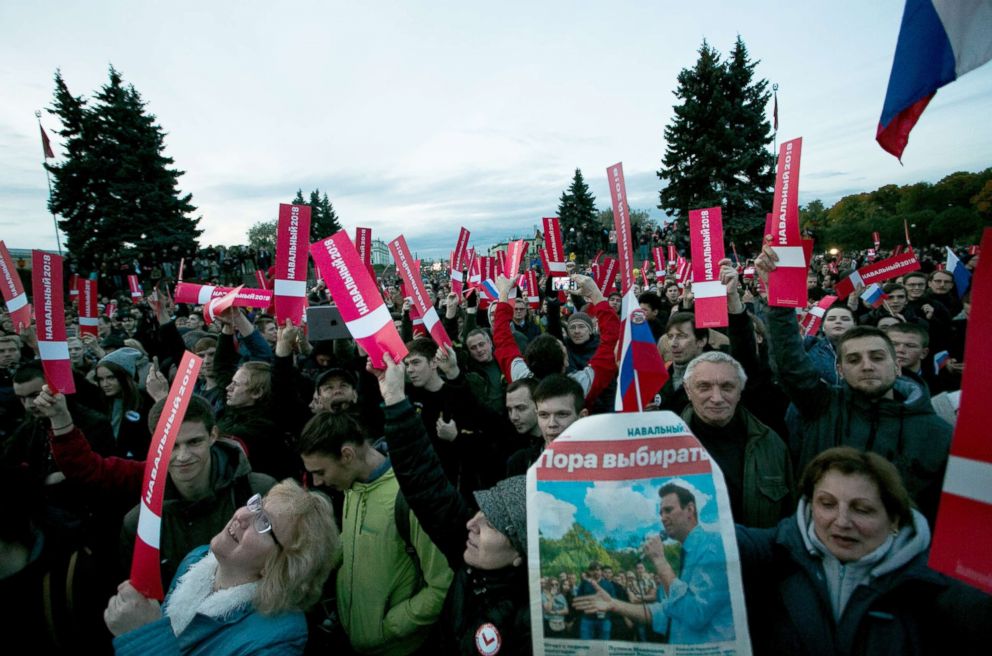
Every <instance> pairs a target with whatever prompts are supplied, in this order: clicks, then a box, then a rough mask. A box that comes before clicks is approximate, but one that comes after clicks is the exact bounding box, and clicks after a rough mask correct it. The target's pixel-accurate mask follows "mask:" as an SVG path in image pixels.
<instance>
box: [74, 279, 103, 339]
mask: <svg viewBox="0 0 992 656" xmlns="http://www.w3.org/2000/svg"><path fill="white" fill-rule="evenodd" d="M98 301H99V296H97V289H96V280H90V279H88V278H84V279H82V280H80V281H79V332H80V334H82V335H93V336H94V337H96V336H97V328H98V327H99V323H100V310H99V308H97V303H98Z"/></svg>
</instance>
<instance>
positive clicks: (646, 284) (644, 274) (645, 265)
mask: <svg viewBox="0 0 992 656" xmlns="http://www.w3.org/2000/svg"><path fill="white" fill-rule="evenodd" d="M650 266H651V262H650V261H648V260H644V261H643V262H641V282H642V283H644V289H645V291H646V290H647V288H648V287H650V286H651V283H650V282H648V267H650Z"/></svg>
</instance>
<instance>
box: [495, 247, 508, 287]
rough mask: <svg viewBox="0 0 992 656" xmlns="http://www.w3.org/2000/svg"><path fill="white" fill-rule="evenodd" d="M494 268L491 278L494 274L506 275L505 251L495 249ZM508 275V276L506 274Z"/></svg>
mask: <svg viewBox="0 0 992 656" xmlns="http://www.w3.org/2000/svg"><path fill="white" fill-rule="evenodd" d="M495 267H496V268H495V269H493V274H494V277H493V280H495V279H496V278H495V276H505V275H506V251H496V264H495ZM507 277H509V276H507Z"/></svg>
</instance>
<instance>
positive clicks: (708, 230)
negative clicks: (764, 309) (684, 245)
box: [689, 207, 727, 328]
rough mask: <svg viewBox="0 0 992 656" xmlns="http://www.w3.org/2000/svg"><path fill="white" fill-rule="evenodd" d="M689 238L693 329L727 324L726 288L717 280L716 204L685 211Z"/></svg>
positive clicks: (719, 233)
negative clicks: (694, 321) (693, 298)
mask: <svg viewBox="0 0 992 656" xmlns="http://www.w3.org/2000/svg"><path fill="white" fill-rule="evenodd" d="M689 234H690V236H691V239H692V294H693V296H694V297H695V302H694V304H695V313H696V327H697V328H720V327H723V326H726V325H727V288H726V287H725V286H724V284H723V283H721V282H720V260H722V259H723V257H724V248H723V212H722V210H721V209H720V208H719V207H710V208H707V209H703V210H689Z"/></svg>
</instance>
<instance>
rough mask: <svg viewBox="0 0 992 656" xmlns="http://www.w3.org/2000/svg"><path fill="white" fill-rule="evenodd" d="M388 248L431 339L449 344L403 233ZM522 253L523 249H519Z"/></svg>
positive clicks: (441, 344) (439, 343)
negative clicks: (416, 270) (415, 273)
mask: <svg viewBox="0 0 992 656" xmlns="http://www.w3.org/2000/svg"><path fill="white" fill-rule="evenodd" d="M515 243H516V242H515ZM389 250H390V251H391V252H392V254H393V260H394V261H395V262H396V271H397V272H398V273H399V274H400V276H402V278H403V282H404V283H406V287H407V289H408V290H409V291H410V293H411V295H412V296H413V304H414V305H415V306H416V307H417V310H419V311H420V314H421V316H422V317H423V320H424V327H425V328H426V329H427V332H428V333H430V336H431V339H433V340H434V343H435V344H437V345H438V346H440V347H441V348H445V347H447V346H451V338H450V337H448V333H447V331H446V330H445V329H444V326H443V325H442V324H441V320H440V318H439V317H438V316H437V310H435V309H434V305H433V304H431V303H430V299H429V298H428V296H427V290H426V289H424V281H423V280H421V279H420V276H419V275H414V272H415V265H414V261H413V257H412V256H411V255H410V249H409V248H408V247H407V245H406V239H404V238H403V235H400V236H399V237H397V238H396V239H394V240H393V241H391V242H389ZM522 253H523V249H521V254H522ZM518 264H519V261H518Z"/></svg>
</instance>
